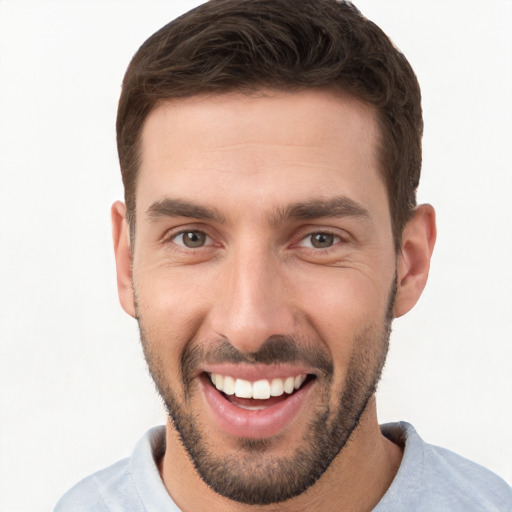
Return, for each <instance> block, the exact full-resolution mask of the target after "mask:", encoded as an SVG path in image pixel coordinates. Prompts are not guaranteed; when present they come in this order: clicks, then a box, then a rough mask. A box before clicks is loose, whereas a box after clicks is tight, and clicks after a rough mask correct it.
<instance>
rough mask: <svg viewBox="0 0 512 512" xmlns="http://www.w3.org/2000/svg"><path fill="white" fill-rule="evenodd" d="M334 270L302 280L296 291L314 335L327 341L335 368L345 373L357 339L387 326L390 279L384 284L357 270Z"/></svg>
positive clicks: (324, 341) (298, 306) (303, 313)
mask: <svg viewBox="0 0 512 512" xmlns="http://www.w3.org/2000/svg"><path fill="white" fill-rule="evenodd" d="M323 270H325V269H323ZM331 270H332V271H331V272H328V273H325V272H323V273H322V272H318V273H317V275H316V276H314V277H312V278H311V279H302V282H301V284H300V285H297V286H296V287H295V289H294V292H293V293H294V294H295V296H296V297H300V302H297V303H296V306H297V309H299V310H300V311H301V312H302V315H304V317H305V323H306V325H307V326H308V328H309V329H311V328H312V329H313V330H314V333H312V334H313V336H315V337H316V338H317V339H319V340H321V341H322V342H323V343H324V345H325V346H324V348H325V350H327V351H328V352H329V353H330V355H331V357H332V358H333V360H334V362H335V367H336V371H337V372H338V371H340V372H342V373H344V372H345V370H346V368H347V367H348V364H349V361H350V358H351V357H352V354H353V353H354V351H356V350H358V348H359V347H358V345H359V342H358V340H360V339H361V338H365V337H367V336H368V333H369V332H374V331H376V330H379V329H380V327H381V326H383V325H384V323H385V320H386V312H387V302H388V294H389V289H388V288H389V286H390V285H391V280H390V283H386V285H384V284H383V283H382V282H381V280H376V279H372V277H371V276H370V275H365V274H364V273H362V272H360V271H358V270H355V269H331ZM322 274H323V275H322Z"/></svg>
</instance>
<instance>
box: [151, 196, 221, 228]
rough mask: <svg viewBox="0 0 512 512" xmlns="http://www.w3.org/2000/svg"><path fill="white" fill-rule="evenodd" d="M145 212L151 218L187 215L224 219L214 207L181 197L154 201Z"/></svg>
mask: <svg viewBox="0 0 512 512" xmlns="http://www.w3.org/2000/svg"><path fill="white" fill-rule="evenodd" d="M146 213H147V215H148V216H149V217H150V218H151V219H153V220H157V219H159V218H161V217H188V218H193V219H199V220H215V221H218V222H224V221H225V218H224V216H223V215H222V214H221V213H220V212H219V211H218V210H217V209H216V208H211V207H208V206H201V205H198V204H195V203H193V202H191V201H184V200H182V199H171V198H166V199H162V200H161V201H155V202H154V203H153V204H152V205H151V206H150V207H149V208H148V209H147V211H146Z"/></svg>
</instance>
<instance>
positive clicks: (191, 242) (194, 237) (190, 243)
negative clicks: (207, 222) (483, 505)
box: [183, 231, 206, 249]
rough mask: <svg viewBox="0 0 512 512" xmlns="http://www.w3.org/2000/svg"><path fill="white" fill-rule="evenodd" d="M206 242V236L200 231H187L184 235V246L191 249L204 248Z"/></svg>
mask: <svg viewBox="0 0 512 512" xmlns="http://www.w3.org/2000/svg"><path fill="white" fill-rule="evenodd" d="M205 240H206V235H205V234H204V233H201V232H199V231H187V232H186V233H183V244H184V245H185V246H186V247H190V248H191V249H194V248H196V247H202V246H203V245H204V242H205Z"/></svg>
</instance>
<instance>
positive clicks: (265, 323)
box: [211, 249, 294, 353]
mask: <svg viewBox="0 0 512 512" xmlns="http://www.w3.org/2000/svg"><path fill="white" fill-rule="evenodd" d="M223 265H224V268H223V271H222V272H221V274H222V278H221V279H219V280H218V285H217V289H218V294H216V297H217V299H216V304H215V306H214V308H213V310H212V311H211V326H212V328H213V330H214V332H215V333H216V334H217V335H220V336H222V337H225V338H227V340H228V341H229V342H230V343H231V344H232V345H233V346H235V347H236V348H238V349H239V350H240V351H241V352H246V353H247V352H248V353H251V352H256V351H257V350H258V349H259V348H260V347H261V345H262V344H263V343H264V342H265V341H266V340H267V339H268V338H269V337H270V336H274V335H282V336H284V335H291V334H292V332H293V326H294V312H293V307H292V304H291V300H290V299H291V297H290V296H289V292H288V287H287V286H286V278H285V272H284V269H283V268H282V266H283V263H282V262H280V261H279V258H278V257H277V256H275V255H273V254H271V253H269V252H265V251H256V250H250V249H249V250H247V251H238V252H237V253H236V254H233V255H231V256H230V257H229V258H227V261H226V262H224V263H223Z"/></svg>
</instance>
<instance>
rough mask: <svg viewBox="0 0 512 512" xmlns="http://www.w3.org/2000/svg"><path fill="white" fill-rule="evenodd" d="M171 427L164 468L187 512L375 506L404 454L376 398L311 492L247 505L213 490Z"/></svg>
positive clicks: (171, 491)
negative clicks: (380, 417) (384, 426)
mask: <svg viewBox="0 0 512 512" xmlns="http://www.w3.org/2000/svg"><path fill="white" fill-rule="evenodd" d="M166 429H167V430H166V443H167V445H166V451H165V454H164V457H163V459H162V460H161V463H160V472H161V476H162V479H163V481H164V484H165V486H166V488H167V491H168V492H169V494H170V495H171V496H172V498H173V500H174V501H175V502H176V504H177V505H178V507H179V508H180V510H183V511H184V512H192V511H194V510H209V511H210V512H231V511H235V510H236V511H237V512H239V511H243V512H256V511H258V512H259V511H262V512H271V511H288V510H289V511H291V510H293V511H296V512H300V511H310V510H322V511H325V512H329V511H339V510H343V511H358V512H363V511H370V510H372V509H373V508H374V507H375V506H376V505H377V503H378V502H379V501H380V499H381V498H382V496H383V495H384V494H385V492H386V491H387V489H388V488H389V486H390V485H391V482H392V481H393V478H394V476H395V474H396V472H397V471H398V468H399V466H400V461H401V458H402V450H401V448H400V447H398V446H397V445H395V444H393V443H392V442H391V441H389V440H388V439H386V438H385V437H384V436H383V435H382V434H381V432H380V428H379V425H378V422H377V414H376V404H375V397H374V398H372V399H371V400H370V402H369V403H368V406H367V407H366V410H365V412H364V413H363V416H362V417H361V421H360V423H359V425H358V427H357V428H356V430H354V432H353V433H352V435H351V437H350V439H349V441H348V443H347V444H346V446H345V447H344V448H343V449H342V451H341V452H340V453H339V454H338V455H337V457H336V458H335V459H334V461H333V462H332V464H331V465H330V467H329V468H328V469H327V471H326V472H325V473H324V474H323V475H322V477H321V478H320V479H319V480H318V481H317V482H316V483H315V484H314V485H313V486H312V487H310V488H309V489H308V490H307V491H306V492H304V493H303V494H301V495H299V496H297V497H295V498H292V499H290V500H287V501H285V502H282V503H278V504H272V505H267V506H258V505H243V504H241V503H237V502H234V501H232V500H229V499H227V498H225V497H223V496H221V495H219V494H217V493H215V492H214V491H213V490H212V489H210V487H208V486H207V485H206V484H205V483H204V482H203V481H202V479H201V478H200V477H199V475H198V474H197V472H196V470H195V468H194V466H193V464H192V462H191V460H190V458H189V457H188V454H187V453H186V451H185V449H184V447H183V445H182V444H181V441H180V439H179V436H178V434H177V432H176V431H175V429H174V427H173V424H172V422H171V421H168V423H167V427H166Z"/></svg>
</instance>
